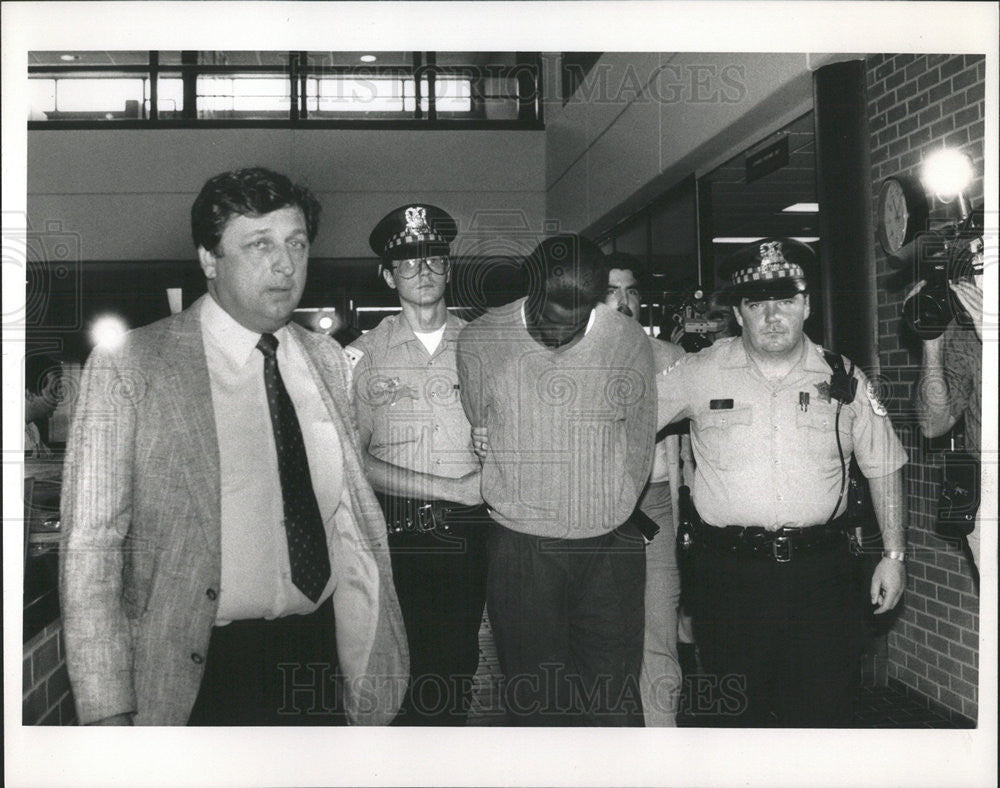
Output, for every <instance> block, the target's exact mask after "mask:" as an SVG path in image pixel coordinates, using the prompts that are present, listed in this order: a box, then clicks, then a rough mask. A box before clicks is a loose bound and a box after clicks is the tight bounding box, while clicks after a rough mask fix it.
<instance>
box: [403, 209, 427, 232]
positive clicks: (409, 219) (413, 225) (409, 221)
mask: <svg viewBox="0 0 1000 788" xmlns="http://www.w3.org/2000/svg"><path fill="white" fill-rule="evenodd" d="M406 229H407V231H409V232H412V233H426V232H429V231H430V229H431V228H430V227H429V226H428V225H427V210H426V209H425V208H424V207H423V206H420V205H415V206H413V207H412V208H407V209H406Z"/></svg>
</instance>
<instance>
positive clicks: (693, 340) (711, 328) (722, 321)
mask: <svg viewBox="0 0 1000 788" xmlns="http://www.w3.org/2000/svg"><path fill="white" fill-rule="evenodd" d="M665 307H666V314H667V315H669V316H670V318H669V323H667V324H666V325H665V326H664V329H665V330H666V333H667V335H669V334H670V333H671V330H672V329H673V328H674V327H676V326H680V327H681V328H682V329H683V331H684V336H683V337H681V339H680V343H679V344H680V346H681V347H682V348H683V349H684V350H685V351H687V352H688V353H697V352H698V351H699V350H702V349H703V348H706V347H708V346H709V345H711V344H712V342H713V341H714V339H715V334H718V333H719V332H721V331H724V330H725V328H726V325H727V320H728V315H727V312H726V310H725V309H720V308H718V307H716V306H715V305H713V303H712V301H711V299H710V298H709V297H708V296H707V295H706V293H705V291H704V289H703V288H701V287H699V286H698V285H688V286H687V287H684V288H683V289H681V290H678V291H676V292H675V293H674V294H673V297H672V298H669V299H668V300H667V303H666V304H665ZM665 323H666V321H665ZM668 326H669V327H668Z"/></svg>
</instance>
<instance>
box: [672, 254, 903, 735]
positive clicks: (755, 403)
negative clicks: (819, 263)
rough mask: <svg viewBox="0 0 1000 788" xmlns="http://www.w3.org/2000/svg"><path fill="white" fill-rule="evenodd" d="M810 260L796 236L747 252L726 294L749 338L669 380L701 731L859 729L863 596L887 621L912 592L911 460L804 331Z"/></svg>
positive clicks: (858, 384) (850, 375) (875, 406)
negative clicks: (878, 536) (907, 487)
mask: <svg viewBox="0 0 1000 788" xmlns="http://www.w3.org/2000/svg"><path fill="white" fill-rule="evenodd" d="M814 260H815V257H814V255H813V252H812V250H811V249H810V248H809V247H808V246H805V245H804V244H800V243H798V242H796V241H793V240H790V239H788V238H770V239H766V240H764V241H762V242H758V243H755V244H752V245H750V246H748V247H745V248H744V249H742V250H740V251H739V252H737V253H736V255H734V257H733V258H732V259H731V261H730V262H729V269H730V270H731V271H732V281H731V284H730V285H729V286H728V287H727V288H726V291H725V293H726V295H727V296H728V300H729V303H730V305H731V307H732V309H733V312H734V314H735V317H736V320H737V322H738V323H739V325H740V326H741V327H742V329H743V334H742V336H741V337H732V338H729V339H723V340H720V341H718V342H716V343H715V344H713V345H712V346H711V347H710V348H707V349H704V350H702V351H701V352H700V353H697V354H690V355H687V356H685V357H684V358H683V359H681V360H680V361H678V362H676V363H675V365H674V366H673V367H671V368H670V369H668V370H667V371H666V372H665V373H663V374H661V375H659V376H658V379H657V390H658V396H659V414H658V415H659V419H658V421H659V426H661V427H662V426H663V425H665V424H667V423H668V422H670V421H674V420H676V419H680V418H684V417H688V418H690V420H691V443H692V448H693V450H694V456H695V460H696V470H695V481H694V488H693V498H694V503H695V507H696V509H697V515H698V516H697V517H696V520H695V523H694V524H693V545H692V546H691V547H689V548H688V549H689V550H690V551H691V553H692V554H691V561H692V566H693V575H694V582H695V588H694V594H693V596H694V599H695V610H694V624H695V638H696V640H697V642H698V645H699V648H700V653H701V657H702V663H703V666H704V668H705V672H706V674H707V675H706V676H705V677H703V678H705V679H706V682H707V683H706V684H705V686H701V687H699V694H698V696H697V697H695V698H693V700H692V703H691V704H690V707H691V708H690V709H689V711H690V712H691V714H692V715H693V716H695V717H696V718H699V720H700V721H701V722H702V723H703V724H719V725H728V726H741V727H768V726H788V727H819V726H822V727H838V726H846V725H849V724H850V722H851V717H852V708H851V705H852V699H853V695H854V690H855V681H856V678H857V676H858V674H859V673H860V671H859V657H860V653H861V645H862V632H863V629H862V622H863V620H864V617H865V616H866V615H867V611H866V609H865V607H866V606H865V602H866V600H865V596H866V593H867V596H868V597H869V600H868V601H870V602H871V604H872V606H874V607H875V610H874V612H875V613H876V614H880V613H884V612H885V611H887V610H890V609H891V608H893V607H894V606H895V605H896V604H897V603H898V602H899V599H900V597H901V595H902V593H903V588H904V585H905V579H906V573H905V568H904V567H905V565H904V561H905V549H906V536H905V523H906V507H905V503H904V499H903V480H902V467H903V466H904V465H905V463H906V461H907V457H906V453H905V451H904V450H903V448H902V445H901V444H900V442H899V439H898V438H897V437H896V434H895V432H894V431H893V428H892V424H891V423H890V421H889V417H888V415H887V413H886V409H885V407H884V406H883V405H882V404H881V403H880V402H879V400H878V398H877V396H876V393H875V390H874V387H873V386H872V384H871V383H869V382H868V381H867V379H866V377H865V375H864V374H863V373H862V372H861V371H860V370H857V369H855V368H854V367H853V365H852V364H851V363H850V361H848V360H847V359H844V358H843V357H840V356H837V355H835V354H832V353H827V352H826V351H824V350H823V349H822V348H821V347H819V346H818V345H816V344H814V343H813V342H812V341H811V340H810V339H809V338H808V337H807V336H806V335H805V333H804V331H803V324H804V322H805V320H806V318H807V317H808V316H809V293H808V291H807V287H806V279H805V273H804V270H803V269H804V268H808V267H810V266H811V265H812V264H813V263H814ZM852 451H853V453H854V456H855V458H856V459H857V461H858V465H859V466H860V468H861V470H862V472H863V473H864V475H865V476H866V477H867V479H868V482H869V485H870V489H871V494H872V499H873V503H874V508H875V512H876V515H877V517H878V521H879V527H880V529H881V532H882V541H883V546H884V548H885V552H884V553H883V557H882V559H881V561H880V562H879V563H878V565H877V567H876V568H875V570H874V574H873V576H872V577H871V578H870V582H869V578H867V577H866V578H864V580H861V579H859V577H858V567H859V563H858V560H857V558H855V556H854V555H853V554H852V550H851V542H850V540H849V538H848V535H847V533H846V530H845V525H846V523H845V519H846V518H845V516H844V512H845V509H846V501H845V496H844V491H845V486H846V483H847V463H848V462H849V461H850V456H851V452H852Z"/></svg>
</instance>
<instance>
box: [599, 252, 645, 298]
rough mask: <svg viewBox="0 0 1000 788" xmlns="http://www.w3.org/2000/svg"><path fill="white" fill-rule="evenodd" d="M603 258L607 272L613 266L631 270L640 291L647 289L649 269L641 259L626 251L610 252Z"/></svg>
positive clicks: (622, 269)
mask: <svg viewBox="0 0 1000 788" xmlns="http://www.w3.org/2000/svg"><path fill="white" fill-rule="evenodd" d="M605 259H606V261H607V262H606V265H607V267H608V273H609V274H610V273H611V271H612V269H614V268H617V269H618V270H619V271H631V272H632V276H634V277H635V281H636V283H637V284H638V286H639V290H640V292H643V293H645V292H646V291H647V290H649V280H650V271H649V266H647V265H646V263H645V262H644V261H643V260H641V259H640V258H638V257H636V256H635V255H634V254H629V253H628V252H611V253H610V254H609V255H607V257H606V258H605Z"/></svg>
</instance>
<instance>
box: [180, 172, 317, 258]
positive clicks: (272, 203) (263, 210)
mask: <svg viewBox="0 0 1000 788" xmlns="http://www.w3.org/2000/svg"><path fill="white" fill-rule="evenodd" d="M289 206H295V207H297V208H300V209H301V210H302V214H303V216H305V219H306V233H307V234H308V236H309V242H310V243H312V241H313V239H314V238H315V237H316V232H317V231H318V230H319V214H320V204H319V201H318V200H317V199H316V198H315V197H314V196H313V194H312V192H311V191H309V189H307V188H306V187H305V186H298V185H296V184H294V183H292V182H291V181H290V180H289V179H288V178H287V177H285V176H284V175H281V174H280V173H277V172H274V171H273V170H268V169H265V168H263V167H247V168H246V169H242V170H234V171H232V172H224V173H222V174H220V175H216V176H215V177H214V178H209V179H208V181H206V183H205V185H204V186H202V187H201V192H200V193H199V194H198V196H197V197H196V198H195V201H194V204H193V205H192V206H191V237H192V238H193V239H194V245H195V246H196V247H202V248H204V249H207V250H208V251H210V252H215V250H216V249H217V247H218V246H219V241H221V240H222V232H223V230H224V229H225V227H226V223H227V222H228V221H229V220H230V218H232V216H233V215H234V214H238V215H240V216H263V215H264V214H268V213H271V212H272V211H277V210H280V209H281V208H287V207H289Z"/></svg>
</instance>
